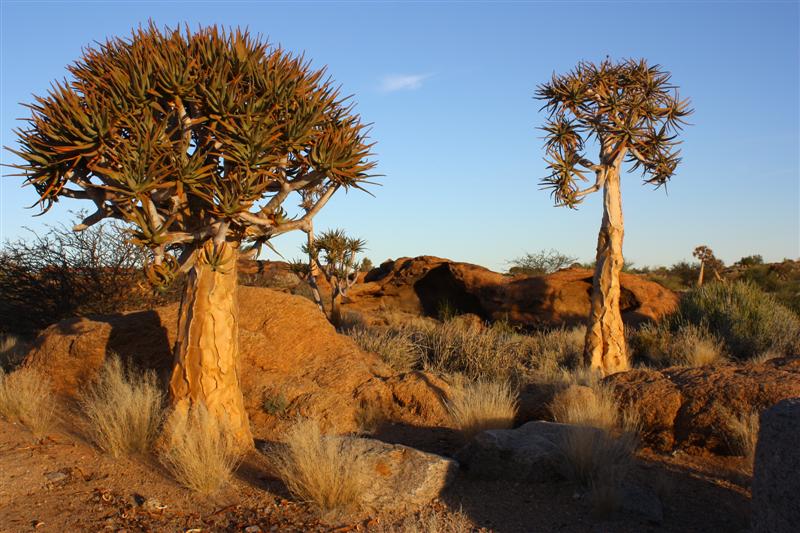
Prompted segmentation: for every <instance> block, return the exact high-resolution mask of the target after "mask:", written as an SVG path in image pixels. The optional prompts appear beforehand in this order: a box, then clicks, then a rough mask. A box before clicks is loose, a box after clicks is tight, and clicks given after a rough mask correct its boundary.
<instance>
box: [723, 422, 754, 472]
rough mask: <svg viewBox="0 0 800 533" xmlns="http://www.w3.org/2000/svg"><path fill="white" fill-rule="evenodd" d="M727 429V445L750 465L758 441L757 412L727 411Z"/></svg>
mask: <svg viewBox="0 0 800 533" xmlns="http://www.w3.org/2000/svg"><path fill="white" fill-rule="evenodd" d="M725 425H726V426H727V429H728V434H729V435H730V436H729V442H728V444H729V446H730V447H731V449H732V451H733V452H734V453H736V454H737V455H741V456H742V457H744V458H745V459H747V461H748V463H749V464H750V465H751V466H752V464H753V459H754V458H755V454H756V444H757V443H758V430H759V425H760V424H759V412H758V411H756V410H753V411H749V412H746V413H732V412H731V413H729V415H728V419H727V420H726V421H725Z"/></svg>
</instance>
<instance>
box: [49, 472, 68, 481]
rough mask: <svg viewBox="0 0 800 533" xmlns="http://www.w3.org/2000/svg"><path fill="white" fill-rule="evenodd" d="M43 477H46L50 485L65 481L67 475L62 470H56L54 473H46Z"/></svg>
mask: <svg viewBox="0 0 800 533" xmlns="http://www.w3.org/2000/svg"><path fill="white" fill-rule="evenodd" d="M44 477H46V478H47V480H48V481H50V482H52V483H58V482H59V481H64V480H65V479H67V478H68V477H69V474H68V473H67V472H64V471H63V470H58V471H56V472H47V473H46V474H45V475H44Z"/></svg>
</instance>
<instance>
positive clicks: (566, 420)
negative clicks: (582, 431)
mask: <svg viewBox="0 0 800 533" xmlns="http://www.w3.org/2000/svg"><path fill="white" fill-rule="evenodd" d="M550 412H551V413H552V415H553V420H555V421H556V422H561V423H563V424H574V425H577V426H589V427H595V428H600V429H603V430H605V431H611V430H613V429H614V428H616V427H618V426H619V424H620V415H619V412H618V409H617V403H616V401H615V399H614V394H613V391H612V390H611V389H610V388H609V387H607V386H604V385H600V384H596V385H594V386H585V385H578V384H573V385H569V386H568V387H567V388H565V389H563V390H561V391H560V392H558V393H557V394H556V395H555V397H554V398H553V400H552V402H551V403H550Z"/></svg>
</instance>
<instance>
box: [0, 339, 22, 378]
mask: <svg viewBox="0 0 800 533" xmlns="http://www.w3.org/2000/svg"><path fill="white" fill-rule="evenodd" d="M27 351H28V345H27V344H26V343H24V342H23V341H22V340H20V339H19V338H18V337H15V336H14V335H6V336H0V370H4V371H6V372H10V371H12V370H14V369H15V368H17V367H18V366H20V365H21V364H22V361H23V359H25V354H26V353H27Z"/></svg>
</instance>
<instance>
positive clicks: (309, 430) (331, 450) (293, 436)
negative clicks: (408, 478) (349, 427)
mask: <svg viewBox="0 0 800 533" xmlns="http://www.w3.org/2000/svg"><path fill="white" fill-rule="evenodd" d="M347 444H348V443H347V440H346V439H345V438H343V437H335V436H323V435H322V431H321V430H320V427H319V423H318V422H317V421H315V420H303V421H300V422H298V423H296V424H295V425H293V426H292V427H291V428H289V430H288V431H287V433H286V438H285V446H284V447H282V448H277V449H276V450H275V452H274V456H273V457H274V459H273V460H274V463H275V468H276V470H277V472H278V475H279V477H280V478H281V479H282V480H283V482H284V483H285V484H286V487H287V488H288V489H289V491H290V492H291V493H292V494H294V495H295V496H297V497H298V498H300V499H301V500H303V501H307V502H310V503H312V504H314V505H316V506H317V507H318V508H319V510H320V511H322V512H323V513H324V514H339V513H346V512H349V511H354V510H356V509H357V508H358V507H359V506H360V505H361V498H362V495H363V492H364V490H365V488H366V483H368V482H369V480H368V479H364V478H363V474H362V473H361V469H360V468H359V466H360V459H359V452H358V450H357V449H356V447H353V446H348V445H347Z"/></svg>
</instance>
